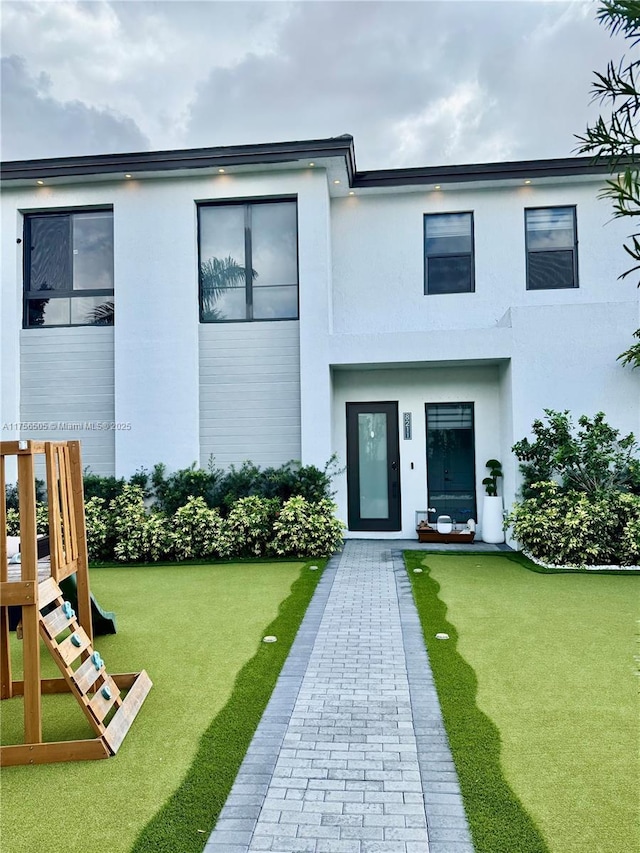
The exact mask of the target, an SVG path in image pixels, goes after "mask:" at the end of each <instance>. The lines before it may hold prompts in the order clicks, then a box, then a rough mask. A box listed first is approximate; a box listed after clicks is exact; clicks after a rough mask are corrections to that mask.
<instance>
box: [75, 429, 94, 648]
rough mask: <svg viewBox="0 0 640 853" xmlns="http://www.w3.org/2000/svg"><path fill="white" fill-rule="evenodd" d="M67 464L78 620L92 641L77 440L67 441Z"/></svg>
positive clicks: (80, 466)
mask: <svg viewBox="0 0 640 853" xmlns="http://www.w3.org/2000/svg"><path fill="white" fill-rule="evenodd" d="M69 465H70V468H71V489H72V492H73V512H74V519H75V529H76V537H77V547H78V554H77V576H76V583H77V586H78V620H79V622H80V624H81V625H82V627H83V628H84V630H85V631H86V633H87V636H88V637H89V639H90V640H91V642H93V624H92V621H91V592H90V589H89V558H88V553H87V527H86V520H85V516H84V489H83V485H82V456H81V450H80V442H79V441H70V442H69Z"/></svg>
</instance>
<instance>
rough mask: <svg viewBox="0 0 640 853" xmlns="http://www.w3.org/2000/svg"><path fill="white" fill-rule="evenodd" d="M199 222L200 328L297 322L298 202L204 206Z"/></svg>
mask: <svg viewBox="0 0 640 853" xmlns="http://www.w3.org/2000/svg"><path fill="white" fill-rule="evenodd" d="M198 222H199V252H200V320H201V322H203V323H224V322H229V321H233V320H236V321H242V320H292V319H296V318H297V317H298V221H297V204H296V202H295V201H292V200H290V199H286V200H282V201H252V202H245V203H235V202H234V203H224V204H201V205H200V206H199V207H198Z"/></svg>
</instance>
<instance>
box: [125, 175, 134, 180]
mask: <svg viewBox="0 0 640 853" xmlns="http://www.w3.org/2000/svg"><path fill="white" fill-rule="evenodd" d="M132 177H133V175H125V178H127V180H128V179H129V178H132Z"/></svg>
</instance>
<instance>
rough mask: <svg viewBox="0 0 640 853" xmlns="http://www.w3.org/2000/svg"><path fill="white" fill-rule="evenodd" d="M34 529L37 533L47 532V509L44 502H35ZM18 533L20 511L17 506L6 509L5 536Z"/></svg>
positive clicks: (40, 534)
mask: <svg viewBox="0 0 640 853" xmlns="http://www.w3.org/2000/svg"><path fill="white" fill-rule="evenodd" d="M36 530H37V531H38V535H39V536H42V535H46V534H47V533H48V532H49V509H48V508H47V506H46V504H42V503H37V504H36ZM19 535H20V511H19V510H18V509H17V507H9V508H8V509H7V536H19Z"/></svg>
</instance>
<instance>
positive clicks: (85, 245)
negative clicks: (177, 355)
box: [24, 210, 114, 329]
mask: <svg viewBox="0 0 640 853" xmlns="http://www.w3.org/2000/svg"><path fill="white" fill-rule="evenodd" d="M113 317H114V297H113V211H112V210H87V211H79V212H77V213H76V212H65V213H62V212H55V213H32V214H27V215H25V217H24V326H25V328H27V329H30V328H35V327H38V326H112V325H113Z"/></svg>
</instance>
